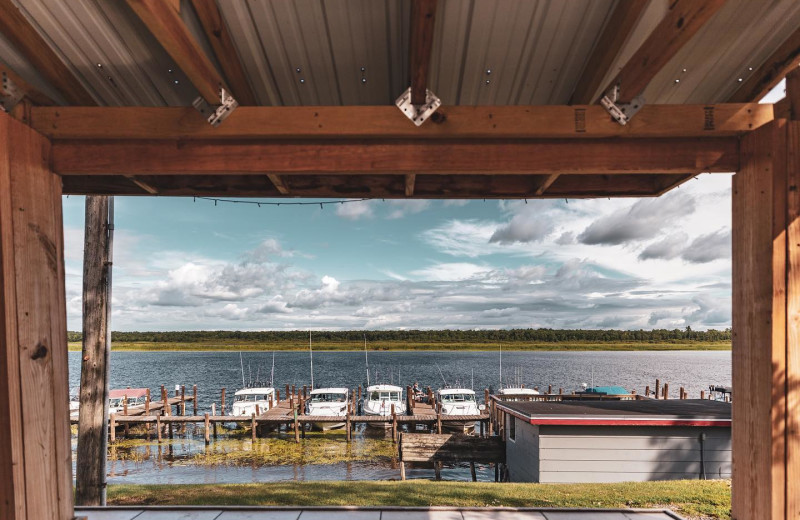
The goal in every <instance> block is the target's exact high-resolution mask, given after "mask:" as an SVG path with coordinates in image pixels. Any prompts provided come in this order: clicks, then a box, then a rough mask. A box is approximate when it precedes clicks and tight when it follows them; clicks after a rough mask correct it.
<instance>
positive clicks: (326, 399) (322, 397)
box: [311, 393, 347, 403]
mask: <svg viewBox="0 0 800 520" xmlns="http://www.w3.org/2000/svg"><path fill="white" fill-rule="evenodd" d="M346 400H347V398H346V396H345V394H339V393H330V394H314V395H312V396H311V402H312V403H343V402H345V401H346Z"/></svg>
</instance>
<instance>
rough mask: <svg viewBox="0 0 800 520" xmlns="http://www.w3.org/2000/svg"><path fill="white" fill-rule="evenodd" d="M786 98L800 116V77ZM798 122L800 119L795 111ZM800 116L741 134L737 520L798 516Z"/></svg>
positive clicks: (736, 224)
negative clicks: (799, 85) (799, 97)
mask: <svg viewBox="0 0 800 520" xmlns="http://www.w3.org/2000/svg"><path fill="white" fill-rule="evenodd" d="M798 74H800V73H798V71H797V70H796V68H795V70H794V71H793V72H792V73H790V74H789V75H788V76H787V86H786V88H787V99H788V100H789V102H790V103H792V113H793V114H800V111H798V110H797V106H798V105H800V102H795V101H794V100H797V98H798V96H800V89H799V88H798V83H800V77H799V76H798ZM794 118H795V119H796V118H797V115H795V116H794ZM798 186H800V122H798V121H795V120H791V121H787V120H784V119H777V120H775V121H773V122H772V123H769V124H767V125H764V126H762V127H761V128H758V129H757V130H754V131H752V132H750V133H748V134H746V135H744V136H743V137H742V139H741V143H740V169H739V171H738V172H737V173H736V175H735V176H734V177H733V226H732V229H733V273H732V280H733V306H732V308H733V350H732V359H733V363H732V365H733V394H734V395H735V396H736V399H734V400H733V404H732V407H733V412H732V413H733V417H734V420H733V429H732V438H733V461H734V463H733V483H732V486H733V488H732V494H731V499H732V500H731V510H732V515H731V516H732V518H736V519H737V520H751V519H765V520H778V519H781V520H783V519H784V518H786V519H788V518H798V517H800V419H799V418H798V417H797V410H798V408H800V406H799V405H800V322H798V319H797V316H798V315H800V193H799V192H798Z"/></svg>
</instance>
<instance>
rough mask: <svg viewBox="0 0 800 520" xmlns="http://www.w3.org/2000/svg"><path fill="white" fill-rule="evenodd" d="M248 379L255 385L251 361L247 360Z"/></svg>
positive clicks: (251, 384)
mask: <svg viewBox="0 0 800 520" xmlns="http://www.w3.org/2000/svg"><path fill="white" fill-rule="evenodd" d="M247 379H248V380H249V381H250V386H253V369H252V368H250V361H249V360H248V361H247Z"/></svg>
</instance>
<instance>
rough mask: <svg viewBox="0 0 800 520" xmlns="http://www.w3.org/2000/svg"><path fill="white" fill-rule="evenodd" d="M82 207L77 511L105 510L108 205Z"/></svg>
mask: <svg viewBox="0 0 800 520" xmlns="http://www.w3.org/2000/svg"><path fill="white" fill-rule="evenodd" d="M85 204H86V220H85V232H84V263H83V348H82V360H83V363H82V365H81V390H80V393H81V396H80V402H81V407H80V411H79V412H78V450H77V457H76V490H75V499H76V503H77V504H79V505H105V475H106V451H107V441H106V439H107V437H106V435H107V432H106V428H107V422H106V413H107V411H106V410H107V406H108V405H107V403H106V401H107V399H108V395H107V393H106V392H107V388H108V381H107V379H106V378H107V366H108V357H107V356H108V349H107V334H108V317H109V313H108V306H109V302H108V291H109V285H108V276H109V275H110V264H109V252H110V251H109V220H108V219H109V199H108V197H94V196H92V197H87V198H86V203H85ZM26 268H30V266H26Z"/></svg>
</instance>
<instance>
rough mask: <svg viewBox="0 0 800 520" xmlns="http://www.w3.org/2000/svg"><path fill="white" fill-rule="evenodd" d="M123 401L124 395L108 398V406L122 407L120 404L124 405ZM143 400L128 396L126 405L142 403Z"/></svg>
mask: <svg viewBox="0 0 800 520" xmlns="http://www.w3.org/2000/svg"><path fill="white" fill-rule="evenodd" d="M124 401H125V398H124V397H113V398H109V400H108V406H110V407H112V408H115V407H122V406H124V404H123V402H124ZM143 402H144V401H143V400H139V399H137V398H135V397H129V398H128V406H134V405H137V404H142V403H143Z"/></svg>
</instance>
